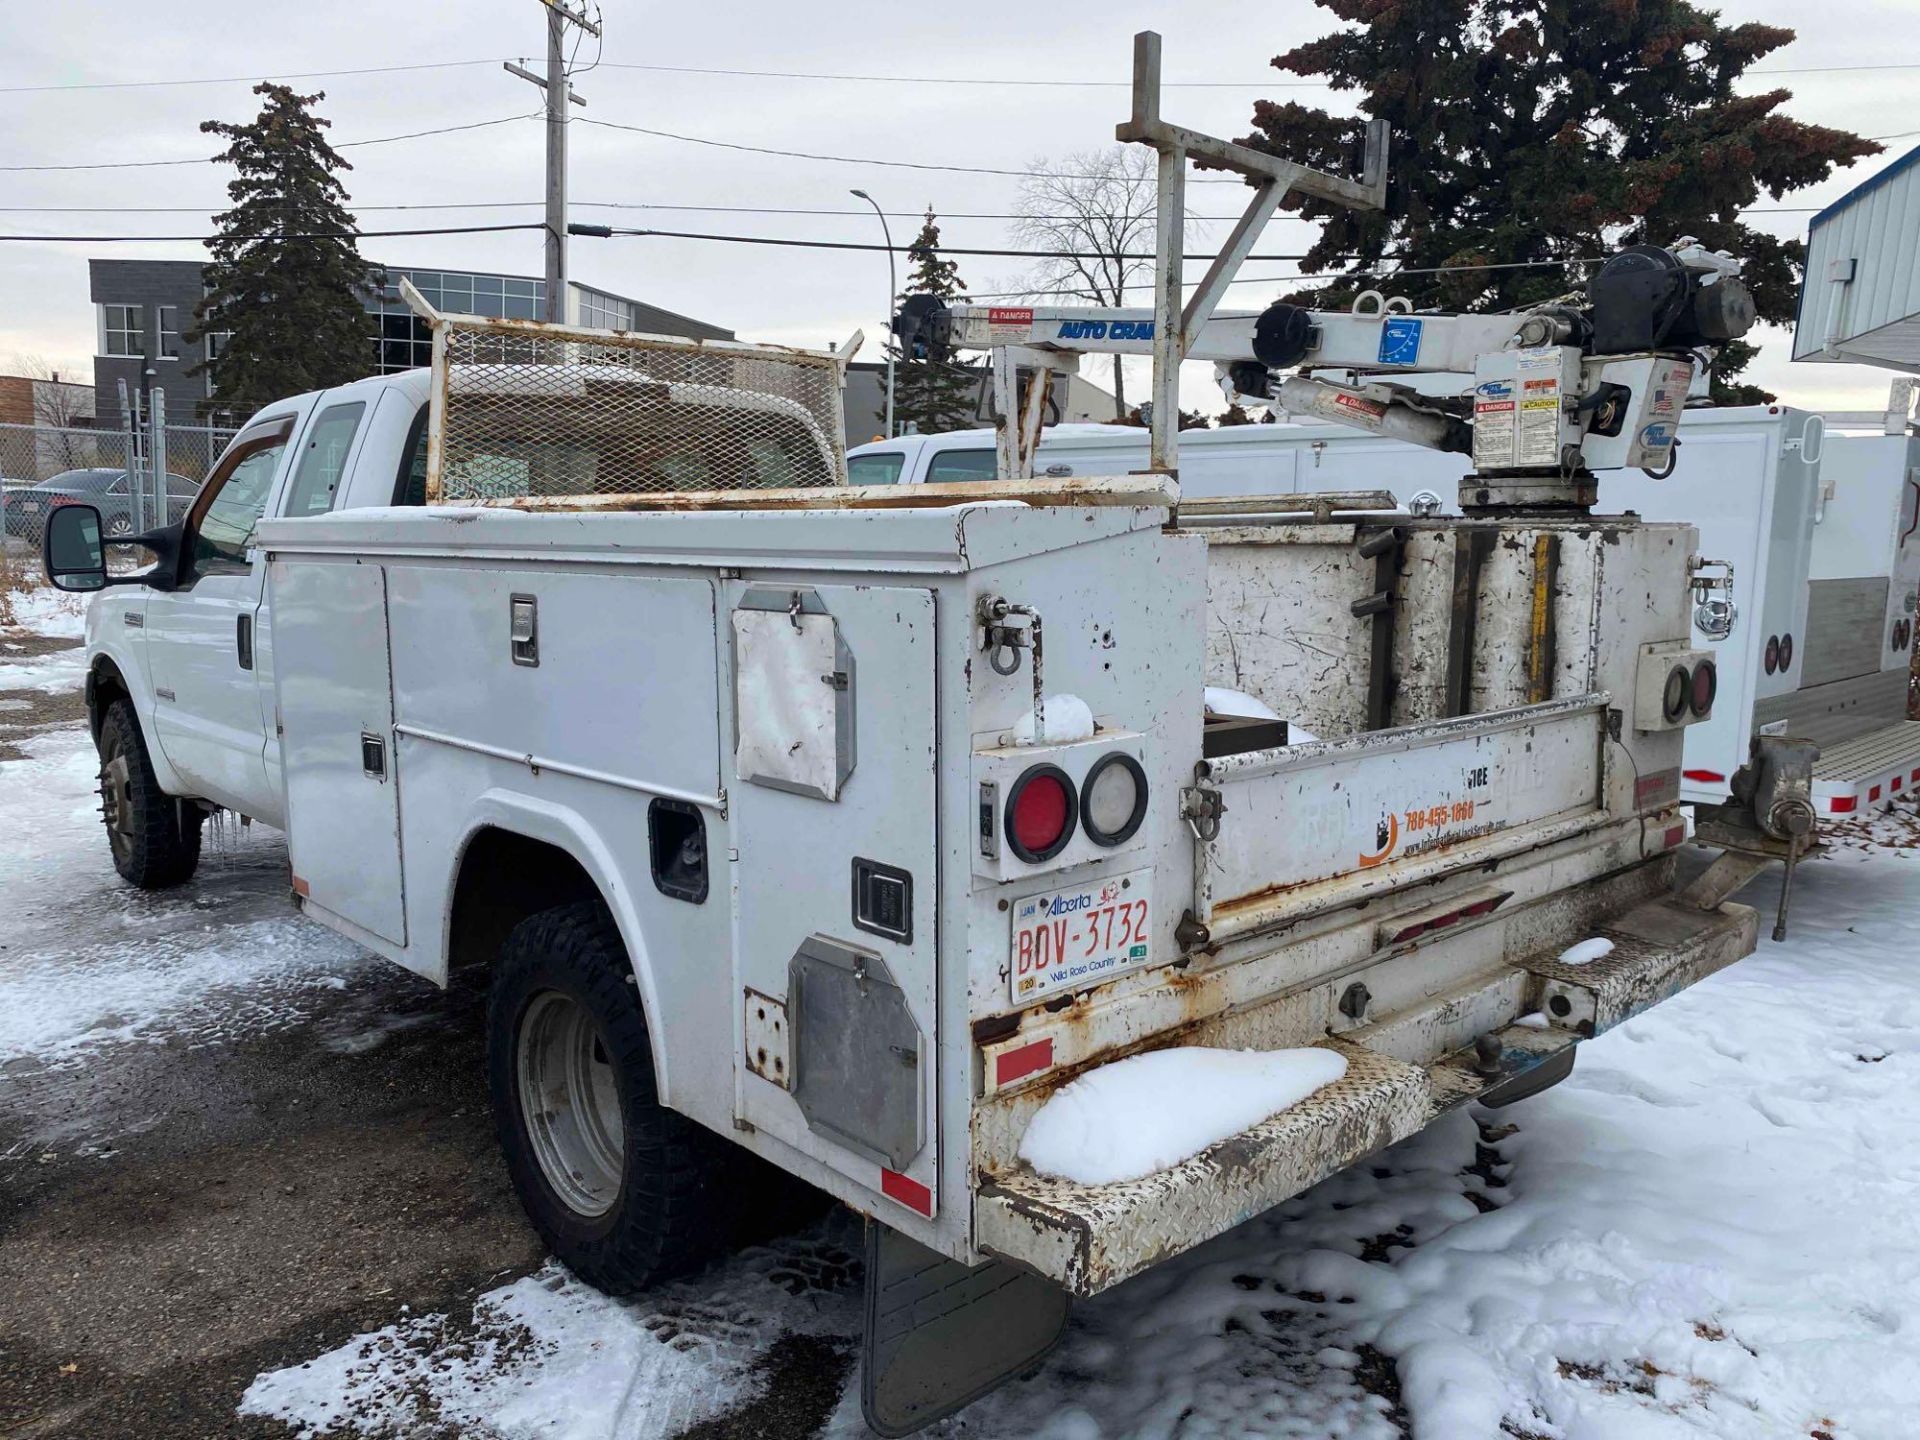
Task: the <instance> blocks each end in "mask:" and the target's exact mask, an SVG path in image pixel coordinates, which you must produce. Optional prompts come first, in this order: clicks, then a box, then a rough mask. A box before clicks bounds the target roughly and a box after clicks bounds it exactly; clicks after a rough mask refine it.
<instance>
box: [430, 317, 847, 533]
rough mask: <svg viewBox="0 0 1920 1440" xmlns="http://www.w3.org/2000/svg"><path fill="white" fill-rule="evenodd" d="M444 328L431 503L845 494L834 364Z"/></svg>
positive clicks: (730, 349) (714, 345) (573, 336)
mask: <svg viewBox="0 0 1920 1440" xmlns="http://www.w3.org/2000/svg"><path fill="white" fill-rule="evenodd" d="M435 318H436V327H437V333H436V336H435V339H436V344H435V346H434V388H435V395H434V401H435V435H436V437H437V441H438V443H437V444H435V445H433V446H432V447H431V449H430V453H429V460H428V475H427V494H428V498H429V499H430V500H432V501H435V502H439V501H459V500H465V501H483V502H484V501H488V500H521V499H524V498H531V497H550V498H553V499H557V500H559V501H560V502H561V503H566V501H567V500H568V499H573V500H579V499H582V498H584V497H588V496H620V495H645V494H657V493H660V492H664V491H701V490H742V489H770V488H785V487H791V486H808V487H811V486H827V485H843V484H845V483H846V441H845V436H844V433H843V431H842V428H841V427H842V419H841V407H840V385H841V377H840V369H841V363H840V360H839V358H838V357H837V356H834V355H831V354H827V353H824V352H820V351H807V350H789V349H784V348H781V347H778V346H765V345H743V344H738V343H735V342H729V341H690V340H684V339H677V338H673V337H668V336H658V335H637V334H630V333H626V332H618V333H616V332H610V331H595V330H575V329H565V328H561V327H557V326H538V327H535V326H531V325H528V324H526V323H524V322H515V321H505V320H484V319H477V318H474V317H468V316H461V317H435Z"/></svg>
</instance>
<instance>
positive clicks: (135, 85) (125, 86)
mask: <svg viewBox="0 0 1920 1440" xmlns="http://www.w3.org/2000/svg"><path fill="white" fill-rule="evenodd" d="M499 63H500V62H499V61H498V60H432V61H426V62H423V63H422V64H418V65H372V66H367V67H364V68H361V69H358V70H290V71H281V72H276V73H274V74H270V75H220V76H214V77H211V78H208V79H204V80H77V81H74V82H73V83H71V84H62V85H0V95H45V94H48V93H50V92H53V91H59V90H148V89H161V88H172V87H174V86H179V85H240V84H254V83H257V82H259V81H261V80H332V79H335V78H337V77H340V76H343V75H397V74H400V73H401V72H403V71H407V70H461V69H466V68H467V67H469V66H473V65H498V64H499Z"/></svg>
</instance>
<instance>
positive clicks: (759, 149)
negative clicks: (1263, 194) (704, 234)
mask: <svg viewBox="0 0 1920 1440" xmlns="http://www.w3.org/2000/svg"><path fill="white" fill-rule="evenodd" d="M573 123H574V124H576V125H597V126H599V127H600V128H601V129H603V130H628V131H631V132H633V133H634V134H636V135H651V136H653V137H654V138H655V139H658V140H678V141H681V142H682V143H683V144H687V145H710V146H712V147H713V148H715V149H717V150H741V151H745V152H747V153H748V154H752V155H777V156H780V157H782V158H784V159H788V160H826V161H831V162H832V163H833V164H836V165H867V166H873V167H876V168H885V169H889V170H938V171H945V172H948V173H951V174H957V175H1013V176H1017V177H1020V178H1022V179H1024V178H1026V177H1027V176H1029V175H1036V174H1038V175H1043V176H1044V177H1045V178H1046V179H1049V180H1104V179H1107V178H1108V177H1107V176H1104V175H1073V174H1068V173H1065V172H1061V171H1033V170H1010V169H1007V168H1005V167H1003V166H996V165H936V164H933V163H931V162H927V161H920V160H875V159H870V158H862V157H860V156H857V155H825V154H820V153H818V152H815V151H810V150H778V149H775V148H773V147H772V146H768V145H747V144H743V143H741V142H739V141H736V140H710V139H708V138H706V137H705V136H701V135H682V134H680V133H678V132H677V131H673V130H655V129H652V128H650V127H648V126H645V125H625V124H622V123H620V122H619V121H617V120H590V119H588V118H587V117H586V116H584V115H576V116H574V117H573ZM1187 183H1188V184H1191V185H1242V184H1244V183H1245V182H1244V181H1241V180H1226V179H1222V180H1210V179H1208V178H1206V177H1204V176H1202V177H1199V178H1194V179H1189V180H1188V182H1187Z"/></svg>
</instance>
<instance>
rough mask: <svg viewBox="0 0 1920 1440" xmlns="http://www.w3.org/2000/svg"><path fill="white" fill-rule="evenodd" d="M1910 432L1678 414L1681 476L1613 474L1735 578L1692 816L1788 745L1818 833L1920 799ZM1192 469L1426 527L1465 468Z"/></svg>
mask: <svg viewBox="0 0 1920 1440" xmlns="http://www.w3.org/2000/svg"><path fill="white" fill-rule="evenodd" d="M1469 383H1470V382H1469ZM1899 429H1900V433H1897V434H1884V433H1866V432H1865V431H1864V430H1862V429H1861V428H1860V427H1859V426H1858V425H1857V424H1855V425H1851V426H1849V427H1848V428H1846V429H1841V428H1837V427H1836V426H1835V425H1834V424H1832V423H1830V422H1828V421H1827V420H1826V418H1825V417H1823V416H1821V415H1819V414H1816V413H1812V412H1808V411H1804V410H1798V409H1795V408H1793V407H1791V406H1783V405H1748V406H1704V407H1699V408H1693V409H1688V410H1686V411H1684V412H1683V413H1682V415H1681V420H1680V429H1679V439H1680V442H1681V443H1680V446H1679V458H1678V460H1677V462H1676V463H1675V465H1674V467H1673V470H1672V472H1671V473H1670V474H1668V475H1665V476H1662V477H1659V478H1655V477H1653V476H1650V475H1647V474H1645V473H1643V472H1641V471H1639V470H1622V471H1619V472H1615V473H1613V474H1611V475H1609V477H1608V480H1607V497H1606V498H1607V504H1608V506H1609V508H1613V509H1618V510H1622V511H1632V512H1634V513H1637V514H1639V515H1642V516H1644V517H1646V518H1648V519H1652V520H1674V521H1684V522H1686V523H1688V524H1691V525H1693V526H1695V527H1696V528H1697V529H1698V530H1699V532H1700V546H1699V548H1700V552H1701V554H1702V555H1704V556H1707V557H1709V558H1711V559H1713V560H1716V561H1722V562H1725V563H1726V564H1728V565H1730V566H1731V567H1732V574H1733V581H1734V583H1733V587H1732V592H1733V593H1732V596H1731V609H1728V608H1727V603H1728V597H1725V596H1716V597H1713V599H1712V600H1711V601H1710V602H1709V603H1708V604H1706V605H1705V606H1703V607H1696V613H1695V616H1694V620H1693V631H1692V638H1693V641H1694V643H1696V644H1698V645H1701V646H1703V647H1706V648H1708V649H1710V650H1711V651H1712V652H1713V654H1714V657H1715V659H1716V660H1717V661H1718V667H1719V677H1720V692H1719V695H1718V697H1717V699H1716V701H1715V704H1714V713H1713V715H1712V717H1711V718H1710V719H1708V720H1707V721H1706V722H1704V723H1703V724H1700V725H1696V726H1694V727H1693V728H1692V729H1690V730H1689V731H1688V733H1687V745H1686V763H1685V765H1684V767H1683V770H1682V776H1681V798H1682V799H1683V800H1685V801H1688V802H1689V803H1697V804H1718V803H1720V802H1722V801H1724V800H1725V799H1726V798H1727V796H1728V794H1729V793H1730V791H1729V786H1730V784H1731V782H1732V778H1733V776H1734V774H1735V773H1736V772H1737V771H1738V770H1739V768H1740V766H1741V765H1743V764H1744V763H1746V759H1747V755H1748V750H1749V747H1750V744H1751V742H1752V739H1753V737H1754V735H1756V734H1760V733H1763V732H1768V731H1774V732H1778V731H1780V730H1782V729H1783V728H1784V729H1790V730H1791V731H1792V732H1793V733H1794V734H1796V735H1800V736H1804V737H1805V738H1807V739H1809V740H1812V741H1814V742H1815V743H1817V744H1818V745H1820V746H1821V747H1822V754H1821V758H1820V761H1819V763H1818V765H1817V767H1816V769H1815V772H1814V790H1815V797H1816V800H1817V802H1818V806H1819V810H1820V813H1821V814H1823V815H1847V814H1853V813H1856V812H1858V811H1864V810H1866V809H1868V808H1877V807H1881V806H1884V805H1886V804H1889V803H1891V802H1892V801H1893V800H1896V799H1898V798H1900V796H1901V795H1902V794H1904V793H1908V792H1910V791H1912V790H1913V789H1914V788H1915V787H1916V786H1920V706H1915V705H1912V704H1910V702H1909V694H1908V692H1909V688H1910V675H1911V674H1912V673H1913V672H1912V671H1911V668H1910V667H1911V666H1912V663H1913V661H1914V659H1915V655H1916V650H1915V644H1914V642H1915V638H1916V637H1915V633H1914V630H1915V625H1916V624H1917V623H1920V617H1917V616H1916V613H1915V612H1916V608H1920V526H1916V523H1915V504H1916V501H1917V500H1920V434H1915V433H1913V432H1912V431H1911V430H1910V429H1909V428H1908V427H1907V426H1906V425H1905V424H1904V423H1902V424H1901V426H1900V427H1899ZM994 453H995V452H994V432H993V431H992V430H959V431H948V432H943V433H939V434H932V435H903V436H899V437H897V438H895V439H892V440H883V441H874V442H873V443H871V444H866V445H860V446H857V447H855V448H853V449H851V450H849V451H848V452H847V469H848V473H849V474H850V476H851V477H852V478H853V480H854V482H855V483H857V484H875V485H882V484H900V485H917V484H926V483H934V484H946V483H957V482H963V481H968V480H978V479H984V478H990V477H991V476H992V474H993V467H994ZM1180 453H1181V464H1180V485H1181V493H1182V495H1183V496H1186V497H1190V498H1202V497H1215V498H1218V497H1231V496H1236V495H1238V496H1248V495H1263V494H1269V495H1270V494H1287V493H1292V492H1303V491H1328V490H1335V491H1343V490H1367V489H1378V490H1384V491H1386V492H1388V493H1389V494H1391V495H1392V496H1394V498H1395V499H1396V500H1398V501H1399V502H1400V503H1401V504H1403V505H1408V506H1411V507H1412V508H1413V509H1414V510H1415V511H1416V512H1427V513H1452V512H1456V511H1457V510H1458V506H1457V504H1456V499H1455V491H1456V489H1457V487H1458V484H1459V481H1460V477H1461V473H1462V471H1463V469H1464V466H1463V463H1462V460H1461V458H1460V457H1458V456H1455V455H1451V454H1448V453H1446V452H1443V451H1437V450H1432V449H1427V448H1424V447H1422V446H1419V445H1413V444H1409V443H1408V442H1406V441H1404V440H1396V439H1392V438H1389V437H1387V436H1382V435H1374V434H1369V433H1367V432H1365V431H1359V430H1354V429H1352V428H1351V427H1348V426H1344V425H1337V424H1332V423H1328V422H1325V421H1319V420H1313V419H1306V420H1301V419H1293V418H1290V419H1284V420H1281V421H1279V422H1277V423H1270V424H1256V425H1238V426H1231V427H1227V428H1222V429H1212V430H1194V431H1189V432H1187V433H1185V434H1183V435H1182V436H1181V437H1180ZM1147 460H1148V456H1147V434H1146V431H1144V430H1143V429H1140V428H1138V427H1134V426H1121V425H1090V424H1070V425H1055V426H1050V427H1048V428H1046V429H1044V430H1042V431H1041V432H1040V441H1039V445H1038V447H1037V449H1036V451H1035V468H1036V470H1038V471H1039V472H1040V473H1042V474H1044V475H1046V476H1048V477H1052V478H1064V477H1067V476H1073V475H1121V474H1127V473H1130V472H1133V471H1139V470H1143V469H1145V468H1146V466H1147ZM1215 678H1216V679H1218V680H1220V682H1221V683H1228V681H1229V679H1230V677H1225V676H1216V677H1215ZM1302 718H1303V719H1304V717H1302Z"/></svg>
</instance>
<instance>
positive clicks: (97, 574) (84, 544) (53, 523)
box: [40, 502, 107, 590]
mask: <svg viewBox="0 0 1920 1440" xmlns="http://www.w3.org/2000/svg"><path fill="white" fill-rule="evenodd" d="M40 561H41V564H42V565H43V566H44V567H45V569H46V572H47V579H48V580H50V581H52V582H53V587H54V588H55V589H56V590H99V589H102V588H104V587H105V585H106V583H107V554H106V549H105V547H104V546H102V544H101V542H100V512H99V511H98V510H97V509H95V508H94V507H93V506H91V505H88V504H85V503H84V502H82V503H77V504H71V505H61V506H58V507H56V508H55V509H54V511H53V513H52V514H50V515H48V516H47V523H46V528H45V531H44V533H43V534H42V535H41V538H40Z"/></svg>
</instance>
